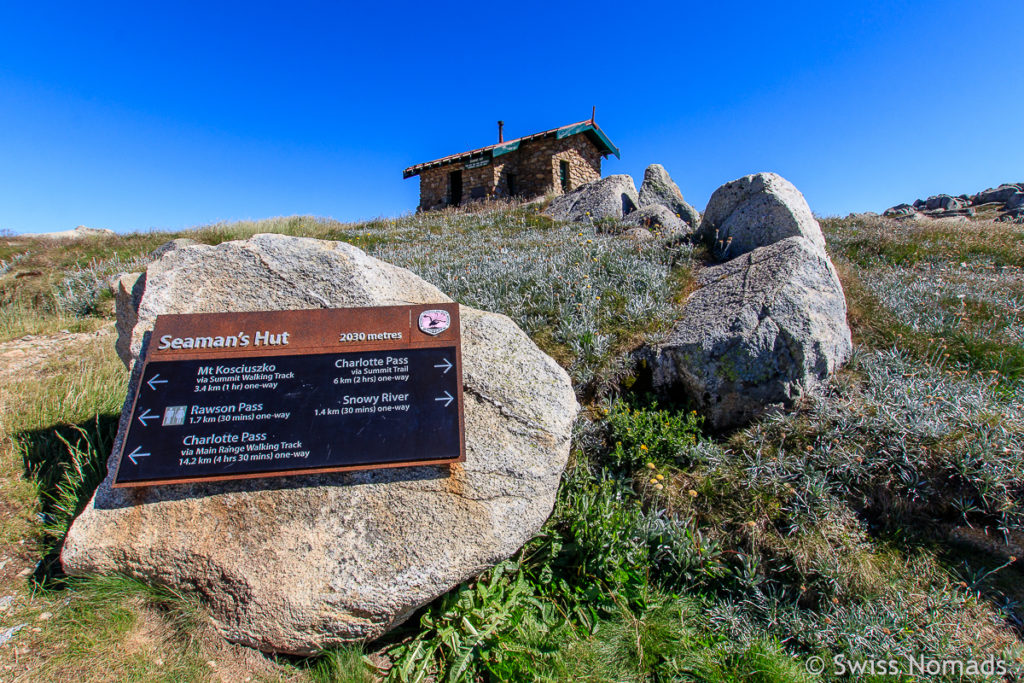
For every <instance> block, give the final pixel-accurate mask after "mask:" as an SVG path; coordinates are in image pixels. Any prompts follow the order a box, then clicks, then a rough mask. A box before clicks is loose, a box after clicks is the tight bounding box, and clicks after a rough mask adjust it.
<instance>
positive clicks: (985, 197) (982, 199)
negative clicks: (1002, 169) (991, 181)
mask: <svg viewBox="0 0 1024 683" xmlns="http://www.w3.org/2000/svg"><path fill="white" fill-rule="evenodd" d="M1022 190H1024V187H1021V186H1020V185H1011V184H1005V183H1004V184H1003V185H1000V186H999V187H994V188H993V187H990V188H989V189H987V190H982V191H981V192H979V193H978V194H976V195H974V196H973V197H971V204H974V205H975V206H977V205H979V204H991V203H993V202H995V203H998V204H1005V203H1006V200H1008V199H1009V198H1010V197H1012V196H1013V195H1014V194H1016V193H1017V192H1020V191H1022Z"/></svg>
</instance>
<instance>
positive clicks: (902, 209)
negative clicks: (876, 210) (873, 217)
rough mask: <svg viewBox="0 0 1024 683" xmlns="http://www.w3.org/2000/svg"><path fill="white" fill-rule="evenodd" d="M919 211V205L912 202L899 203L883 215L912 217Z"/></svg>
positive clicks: (887, 216) (888, 216)
mask: <svg viewBox="0 0 1024 683" xmlns="http://www.w3.org/2000/svg"><path fill="white" fill-rule="evenodd" d="M917 213H918V207H917V206H914V205H912V204H897V205H896V206H893V207H890V208H888V209H886V210H885V211H884V212H883V213H882V215H883V216H885V217H886V218H912V217H913V216H915V215H916V214H917Z"/></svg>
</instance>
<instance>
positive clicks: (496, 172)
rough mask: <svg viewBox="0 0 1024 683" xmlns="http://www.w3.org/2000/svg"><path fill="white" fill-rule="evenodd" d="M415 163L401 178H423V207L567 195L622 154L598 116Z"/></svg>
mask: <svg viewBox="0 0 1024 683" xmlns="http://www.w3.org/2000/svg"><path fill="white" fill-rule="evenodd" d="M503 125H504V123H503V122H502V121H499V122H498V142H497V143H496V144H493V145H490V146H488V147H481V148H479V149H474V150H470V151H468V152H462V153H461V154H453V155H451V156H446V157H442V158H440V159H435V160H434V161H428V162H425V163H422V164H417V165H415V166H410V167H409V168H407V169H405V171H404V172H403V173H402V177H404V178H411V177H413V176H416V175H418V176H419V177H420V205H419V210H420V211H429V210H431V209H441V208H444V207H446V206H458V205H459V204H462V203H463V202H466V201H473V200H478V199H491V198H497V197H520V198H523V199H532V198H534V197H541V196H544V195H548V194H563V193H565V192H568V191H569V190H572V189H574V188H576V187H579V186H580V185H583V184H585V183H590V182H593V181H595V180H600V178H601V160H602V159H603V158H604V157H606V156H608V155H609V154H614V155H615V156H616V157H618V156H619V150H618V148H617V147H616V146H615V145H613V144H612V141H611V140H609V139H608V136H607V135H605V134H604V131H603V130H601V129H600V128H599V127H598V125H597V124H596V123H594V120H593V119H591V120H589V121H581V122H579V123H573V124H570V125H568V126H562V127H561V128H552V129H551V130H546V131H544V132H542V133H534V134H533V135H527V136H526V137H521V138H516V139H515V140H508V141H506V140H504V139H503V136H502V126H503Z"/></svg>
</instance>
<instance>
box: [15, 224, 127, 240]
mask: <svg viewBox="0 0 1024 683" xmlns="http://www.w3.org/2000/svg"><path fill="white" fill-rule="evenodd" d="M116 234H117V233H116V232H114V231H113V230H107V229H106V228H87V227H85V226H84V225H79V226H78V227H77V228H75V229H74V230H62V231H60V232H40V233H36V234H30V235H25V237H36V238H39V239H44V240H81V239H87V238H89V237H113V236H114V235H116Z"/></svg>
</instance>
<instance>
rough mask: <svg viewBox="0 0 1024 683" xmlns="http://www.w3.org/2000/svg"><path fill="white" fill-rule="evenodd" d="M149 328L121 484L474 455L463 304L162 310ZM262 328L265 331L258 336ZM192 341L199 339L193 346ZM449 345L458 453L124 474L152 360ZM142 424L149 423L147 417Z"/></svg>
mask: <svg viewBox="0 0 1024 683" xmlns="http://www.w3.org/2000/svg"><path fill="white" fill-rule="evenodd" d="M445 314H447V315H445ZM425 326H426V327H430V326H433V327H434V329H429V330H428V329H426V327H425ZM441 326H443V327H444V329H442V330H440V331H438V330H437V329H436V328H437V327H441ZM282 330H287V335H284V336H283V337H282V333H281V331H282ZM148 334H149V344H148V348H147V352H146V354H145V356H144V358H143V360H142V361H140V362H141V363H142V368H141V370H139V371H138V374H137V377H138V380H137V383H136V387H135V391H134V396H132V398H131V409H130V412H129V419H128V423H127V425H126V427H125V433H124V435H123V438H122V439H121V440H120V441H121V444H120V450H119V452H118V454H117V455H118V463H117V470H116V471H115V473H114V482H113V483H112V487H113V488H136V487H142V486H154V485H165V484H168V485H169V484H193V483H205V482H217V481H234V480H244V479H263V478H270V477H283V476H295V475H303V474H326V473H334V472H352V471H361V470H376V469H388V468H395V467H419V466H425V465H432V466H438V465H451V464H453V463H459V462H464V461H465V459H466V435H465V412H464V400H463V381H462V380H463V378H462V335H461V324H460V317H459V305H458V304H457V303H453V302H451V303H430V304H416V305H410V306H377V307H357V308H316V309H292V310H283V311H246V312H232V313H189V314H165V315H159V316H157V318H156V321H155V323H154V327H153V330H152V332H150V333H148ZM257 334H259V335H261V336H260V337H257V336H256V335H257ZM240 335H245V336H248V340H247V343H246V344H245V345H240V342H239V337H240ZM229 337H234V338H235V339H234V342H233V345H230V346H223V345H222V346H216V347H214V346H211V344H213V343H216V342H215V341H213V340H217V339H218V338H219V339H221V340H223V339H227V338H229ZM396 337H399V338H396ZM189 340H191V344H190V345H189ZM199 340H202V341H199ZM199 344H201V346H199ZM441 348H454V359H453V361H454V362H453V367H452V371H453V372H454V375H455V377H454V379H455V386H456V396H455V397H454V400H456V401H457V406H456V411H457V417H456V421H457V429H458V455H457V457H446V458H431V459H422V458H421V459H411V460H400V461H390V462H374V463H363V464H354V465H331V466H324V467H305V468H301V467H300V468H294V467H292V468H282V469H276V470H270V471H259V472H239V473H232V474H210V475H193V476H182V477H159V478H151V479H144V480H135V481H119V476H120V474H121V468H122V467H123V466H124V463H125V460H126V459H127V458H128V456H129V454H128V453H127V450H128V444H129V437H130V435H131V430H132V428H133V425H134V422H135V421H136V420H137V419H138V418H139V417H140V416H139V415H138V410H139V401H140V396H141V394H142V390H143V387H144V386H145V384H146V383H145V381H144V380H145V378H146V376H147V370H148V368H149V366H150V364H151V363H157V362H166V361H205V360H209V361H215V360H216V361H229V362H230V361H232V360H243V359H244V360H250V359H254V360H263V359H268V358H274V357H281V356H289V357H296V356H320V355H332V354H339V355H340V354H356V353H360V352H363V353H365V352H378V351H413V350H417V349H441ZM150 381H153V378H150ZM147 412H148V411H147ZM142 424H143V426H145V425H146V423H145V422H142Z"/></svg>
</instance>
